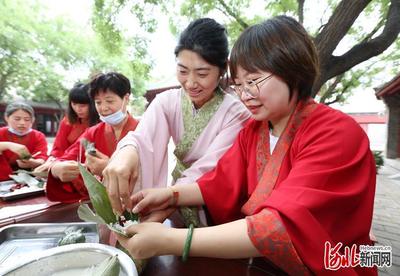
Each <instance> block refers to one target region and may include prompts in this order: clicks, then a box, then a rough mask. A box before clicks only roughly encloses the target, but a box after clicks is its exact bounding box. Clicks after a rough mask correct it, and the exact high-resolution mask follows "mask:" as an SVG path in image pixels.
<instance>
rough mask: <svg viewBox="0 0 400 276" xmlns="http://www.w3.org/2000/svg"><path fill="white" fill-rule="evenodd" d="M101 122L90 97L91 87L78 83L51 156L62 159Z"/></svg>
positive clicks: (72, 91) (69, 101)
mask: <svg viewBox="0 0 400 276" xmlns="http://www.w3.org/2000/svg"><path fill="white" fill-rule="evenodd" d="M98 122H99V114H98V113H97V111H96V108H95V106H94V102H93V101H92V100H91V99H90V97H89V85H88V84H82V83H78V84H76V85H75V86H74V87H73V88H72V89H71V90H70V92H69V95H68V109H67V116H66V117H65V118H63V119H62V121H61V123H60V127H59V129H58V132H57V135H56V138H55V140H54V144H53V148H52V150H51V153H50V156H53V157H56V158H58V157H61V156H62V155H63V154H64V152H65V151H66V150H67V149H68V148H69V147H70V146H71V145H72V144H73V143H75V141H76V140H77V139H78V138H79V136H81V135H82V133H83V132H84V131H85V130H86V129H87V128H88V127H91V126H94V125H96V124H97V123H98Z"/></svg>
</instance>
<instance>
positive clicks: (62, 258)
mask: <svg viewBox="0 0 400 276" xmlns="http://www.w3.org/2000/svg"><path fill="white" fill-rule="evenodd" d="M114 255H118V260H119V262H120V264H121V269H120V273H119V275H120V276H137V275H138V273H137V270H136V267H135V264H134V263H133V261H132V260H131V258H130V257H129V256H128V255H127V254H125V253H124V252H122V251H121V250H119V249H117V248H115V247H112V246H109V245H104V244H98V243H80V244H70V245H64V246H60V247H55V248H51V249H48V250H45V251H43V252H41V253H40V255H39V256H37V257H36V258H34V259H30V260H26V261H23V262H21V263H19V264H17V265H15V266H14V267H10V268H9V269H6V270H5V271H0V275H7V276H11V275H15V276H17V275H18V276H26V275H35V276H48V275H53V274H55V273H61V272H63V271H68V270H71V271H73V270H75V269H78V270H79V269H84V268H88V267H90V266H93V265H95V264H98V263H100V262H101V261H103V260H104V259H106V258H107V257H109V256H114ZM71 275H73V274H71ZM80 275H81V276H83V275H82V274H80Z"/></svg>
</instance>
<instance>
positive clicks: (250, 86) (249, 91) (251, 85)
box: [233, 74, 272, 99]
mask: <svg viewBox="0 0 400 276" xmlns="http://www.w3.org/2000/svg"><path fill="white" fill-rule="evenodd" d="M270 78H272V74H271V75H268V76H265V77H259V78H258V79H255V80H252V81H249V82H247V84H242V85H233V89H234V90H235V92H236V94H237V95H238V96H239V97H242V94H243V92H244V93H245V94H246V96H248V97H250V98H252V99H255V98H258V97H259V96H260V87H258V84H260V83H262V82H263V81H266V80H269V79H270Z"/></svg>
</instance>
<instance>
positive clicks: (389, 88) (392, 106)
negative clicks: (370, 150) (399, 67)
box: [375, 74, 400, 159]
mask: <svg viewBox="0 0 400 276" xmlns="http://www.w3.org/2000/svg"><path fill="white" fill-rule="evenodd" d="M375 95H376V97H377V98H378V99H382V100H383V101H384V103H385V104H386V106H387V108H388V111H389V119H388V135H387V137H388V138H387V146H386V157H387V158H393V159H395V158H400V74H398V75H397V76H395V77H394V78H393V79H392V80H391V81H389V82H387V83H385V84H383V85H382V86H380V87H377V88H375Z"/></svg>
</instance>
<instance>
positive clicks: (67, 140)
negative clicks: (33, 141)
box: [50, 117, 89, 158]
mask: <svg viewBox="0 0 400 276" xmlns="http://www.w3.org/2000/svg"><path fill="white" fill-rule="evenodd" d="M88 127H89V124H88V123H76V124H71V123H70V122H69V121H68V119H67V118H66V117H64V118H63V119H62V120H61V122H60V127H59V128H58V131H57V135H56V138H55V139H54V144H53V148H52V150H51V153H50V155H51V156H54V157H57V158H60V157H61V156H62V155H63V154H64V153H65V151H66V150H67V149H68V148H69V147H70V146H71V145H72V144H73V143H75V141H76V140H77V139H78V138H79V136H81V135H82V133H83V132H84V131H85V130H86V129H87V128H88Z"/></svg>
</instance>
